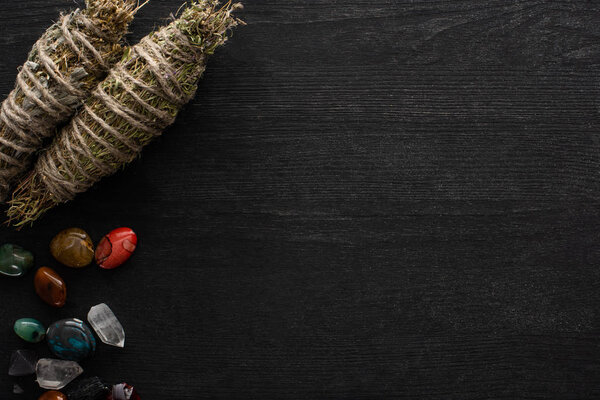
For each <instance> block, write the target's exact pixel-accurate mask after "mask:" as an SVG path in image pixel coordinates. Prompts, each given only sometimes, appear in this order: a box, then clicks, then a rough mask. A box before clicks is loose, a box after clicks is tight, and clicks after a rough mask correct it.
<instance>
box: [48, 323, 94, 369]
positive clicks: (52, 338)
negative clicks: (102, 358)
mask: <svg viewBox="0 0 600 400" xmlns="http://www.w3.org/2000/svg"><path fill="white" fill-rule="evenodd" d="M46 337H47V342H48V347H50V351H51V352H52V353H53V354H54V355H55V356H57V357H59V358H62V359H64V360H73V361H81V360H83V359H84V358H87V357H89V356H91V355H92V354H94V351H95V350H96V339H94V335H93V334H92V331H91V330H90V328H89V327H88V326H87V325H86V324H85V323H84V322H83V321H81V320H79V319H77V318H69V319H63V320H60V321H57V322H55V323H53V324H52V325H50V327H49V328H48V331H47V332H46Z"/></svg>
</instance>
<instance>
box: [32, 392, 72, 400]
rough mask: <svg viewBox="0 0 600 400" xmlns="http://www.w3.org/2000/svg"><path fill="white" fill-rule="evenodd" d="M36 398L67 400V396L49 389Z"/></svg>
mask: <svg viewBox="0 0 600 400" xmlns="http://www.w3.org/2000/svg"><path fill="white" fill-rule="evenodd" d="M38 400H67V396H65V395H64V394H62V393H61V392H57V391H56V390H50V391H49V392H46V393H44V394H43V395H41V396H40V397H39V398H38Z"/></svg>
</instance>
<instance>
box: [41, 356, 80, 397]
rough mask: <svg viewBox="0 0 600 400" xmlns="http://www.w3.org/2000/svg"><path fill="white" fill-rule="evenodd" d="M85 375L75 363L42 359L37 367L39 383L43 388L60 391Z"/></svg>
mask: <svg viewBox="0 0 600 400" xmlns="http://www.w3.org/2000/svg"><path fill="white" fill-rule="evenodd" d="M82 373H83V368H81V366H80V365H79V364H77V363H76V362H75V361H66V360H56V359H53V358H42V359H40V360H39V361H38V363H37V365H36V367H35V374H36V376H37V383H38V385H40V387H41V388H44V389H51V390H59V389H62V388H64V387H65V386H67V385H68V384H69V383H70V382H71V381H72V380H73V379H75V378H77V377H78V376H79V375H81V374H82Z"/></svg>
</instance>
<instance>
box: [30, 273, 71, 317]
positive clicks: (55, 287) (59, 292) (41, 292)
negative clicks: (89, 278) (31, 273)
mask: <svg viewBox="0 0 600 400" xmlns="http://www.w3.org/2000/svg"><path fill="white" fill-rule="evenodd" d="M33 286H34V287H35V292H36V293H37V294H38V296H40V298H41V299H42V300H43V301H45V302H46V303H48V304H50V305H51V306H52V307H62V306H64V305H65V302H66V301H67V285H66V284H65V281H64V280H63V279H62V278H61V277H60V275H58V274H57V273H56V271H54V270H53V269H52V268H48V267H42V268H40V269H38V270H37V272H36V273H35V277H34V279H33Z"/></svg>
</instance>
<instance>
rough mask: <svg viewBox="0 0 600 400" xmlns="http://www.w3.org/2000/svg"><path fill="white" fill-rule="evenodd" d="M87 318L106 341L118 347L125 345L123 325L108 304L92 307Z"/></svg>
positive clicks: (101, 338)
mask: <svg viewBox="0 0 600 400" xmlns="http://www.w3.org/2000/svg"><path fill="white" fill-rule="evenodd" d="M87 318H88V322H89V323H90V325H91V326H92V328H94V330H95V331H96V334H97V335H98V337H99V338H100V340H102V341H103V342H104V343H106V344H108V345H111V346H116V347H124V346H125V331H124V330H123V326H122V325H121V323H120V322H119V320H118V319H117V317H116V316H115V314H114V313H113V312H112V310H111V309H110V308H109V307H108V306H107V305H106V304H104V303H100V304H98V305H95V306H94V307H92V308H90V312H88V316H87Z"/></svg>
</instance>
